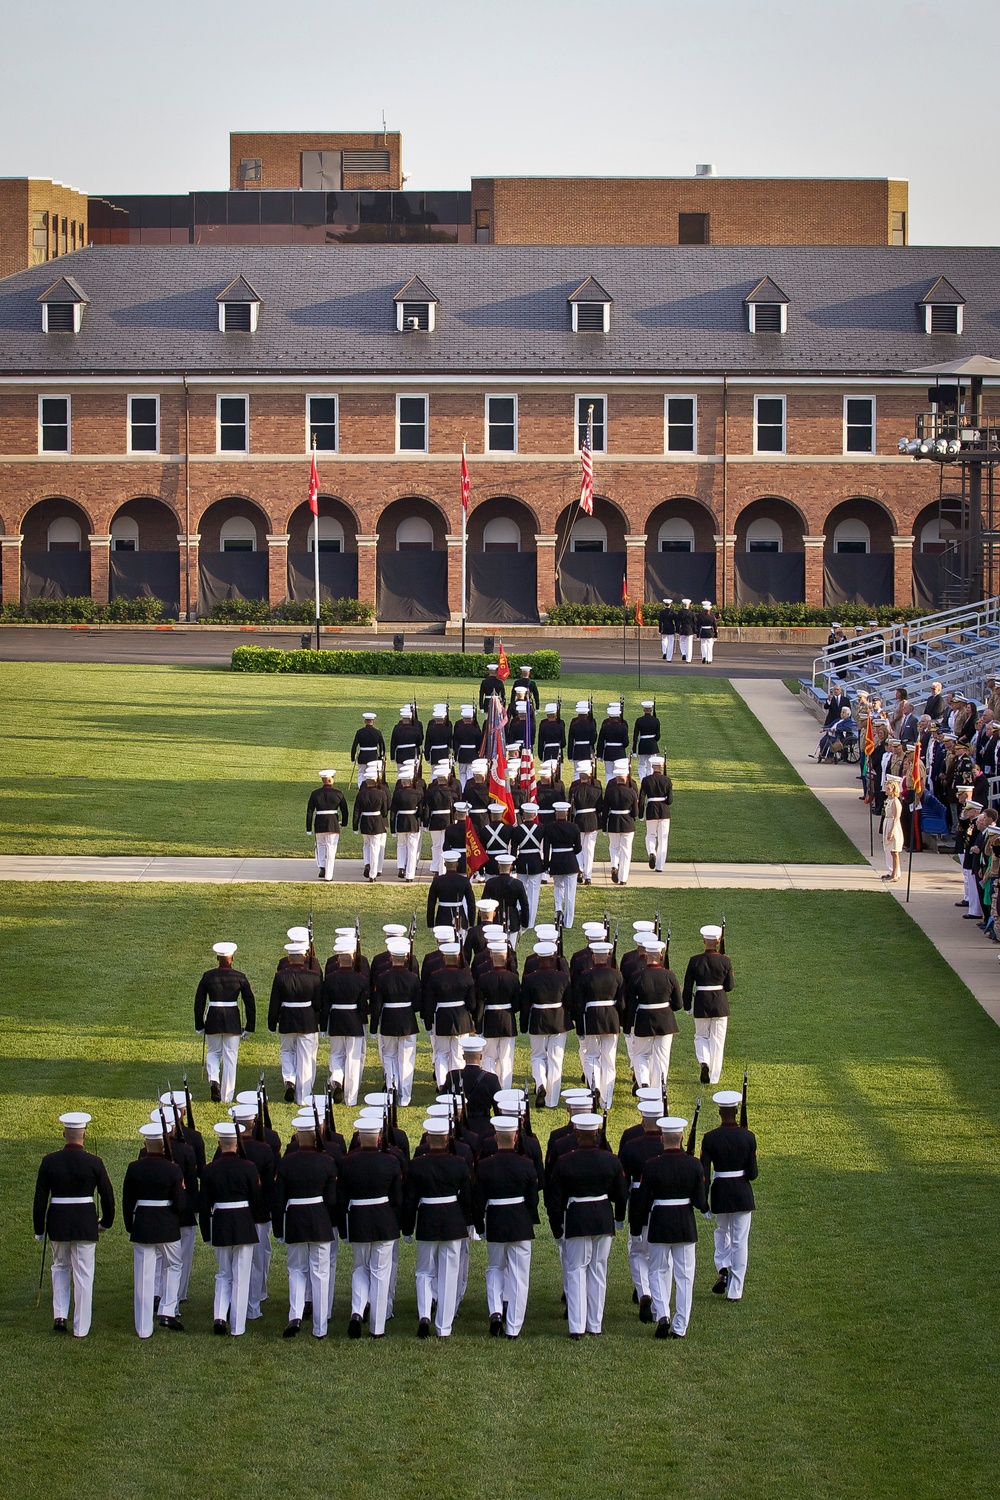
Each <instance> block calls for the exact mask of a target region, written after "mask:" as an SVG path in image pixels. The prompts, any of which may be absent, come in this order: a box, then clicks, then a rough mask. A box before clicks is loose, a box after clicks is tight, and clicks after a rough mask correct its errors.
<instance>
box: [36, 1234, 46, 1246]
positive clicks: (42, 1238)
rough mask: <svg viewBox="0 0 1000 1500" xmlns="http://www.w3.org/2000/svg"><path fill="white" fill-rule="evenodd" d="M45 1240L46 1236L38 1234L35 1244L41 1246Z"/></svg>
mask: <svg viewBox="0 0 1000 1500" xmlns="http://www.w3.org/2000/svg"><path fill="white" fill-rule="evenodd" d="M44 1238H45V1236H44V1234H36V1235H35V1244H36V1245H40V1244H41V1243H42V1241H43V1240H44Z"/></svg>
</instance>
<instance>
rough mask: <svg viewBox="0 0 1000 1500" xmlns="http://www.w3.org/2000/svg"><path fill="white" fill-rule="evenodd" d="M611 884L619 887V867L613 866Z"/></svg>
mask: <svg viewBox="0 0 1000 1500" xmlns="http://www.w3.org/2000/svg"><path fill="white" fill-rule="evenodd" d="M611 884H612V885H617V884H618V866H617V865H614V866H612V870H611Z"/></svg>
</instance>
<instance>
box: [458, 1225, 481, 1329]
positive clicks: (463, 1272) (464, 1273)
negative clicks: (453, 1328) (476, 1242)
mask: <svg viewBox="0 0 1000 1500" xmlns="http://www.w3.org/2000/svg"><path fill="white" fill-rule="evenodd" d="M473 1233H475V1231H474V1230H470V1231H469V1234H473ZM478 1238H479V1236H478V1234H477V1235H476V1239H478ZM468 1285H469V1236H468V1235H466V1237H465V1239H464V1240H460V1241H459V1246H458V1291H457V1292H456V1294H455V1311H456V1312H458V1309H459V1308H460V1307H461V1305H462V1299H463V1298H464V1296H465V1292H466V1288H467V1287H468Z"/></svg>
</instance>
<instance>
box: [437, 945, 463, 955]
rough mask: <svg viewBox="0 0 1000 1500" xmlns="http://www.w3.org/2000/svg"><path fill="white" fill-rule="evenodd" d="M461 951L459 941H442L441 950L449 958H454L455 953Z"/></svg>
mask: <svg viewBox="0 0 1000 1500" xmlns="http://www.w3.org/2000/svg"><path fill="white" fill-rule="evenodd" d="M461 951H462V950H461V948H460V946H459V945H458V943H442V944H441V952H442V953H443V954H444V955H445V956H446V957H447V958H454V957H455V954H456V953H461Z"/></svg>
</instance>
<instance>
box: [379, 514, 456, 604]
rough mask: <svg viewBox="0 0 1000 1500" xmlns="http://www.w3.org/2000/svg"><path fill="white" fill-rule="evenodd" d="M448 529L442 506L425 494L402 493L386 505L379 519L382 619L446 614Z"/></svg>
mask: <svg viewBox="0 0 1000 1500" xmlns="http://www.w3.org/2000/svg"><path fill="white" fill-rule="evenodd" d="M446 534H447V523H446V521H445V517H444V514H443V512H442V511H441V510H439V509H438V507H437V506H436V505H434V504H433V502H432V501H430V500H426V499H424V497H423V496H421V495H406V496H402V497H401V498H400V499H399V500H394V501H393V502H392V503H391V504H390V505H387V506H386V508H385V510H384V511H383V512H382V514H381V516H380V517H379V521H378V616H379V619H381V620H399V621H403V622H407V621H413V622H416V621H432V620H434V621H439V620H446V619H447V618H448V613H449V610H448V553H447V544H446V541H445V536H446ZM414 553H419V554H420V555H419V558H415V557H414V556H413V554H414Z"/></svg>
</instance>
